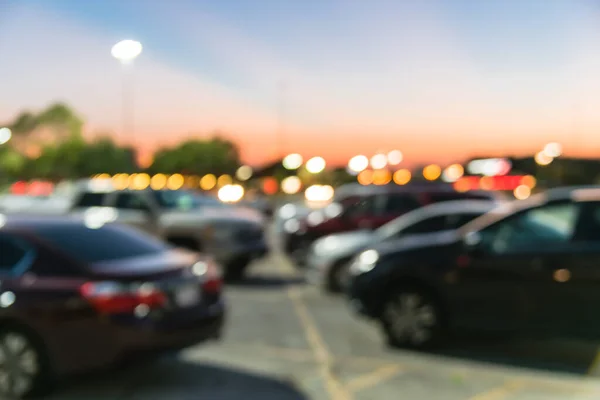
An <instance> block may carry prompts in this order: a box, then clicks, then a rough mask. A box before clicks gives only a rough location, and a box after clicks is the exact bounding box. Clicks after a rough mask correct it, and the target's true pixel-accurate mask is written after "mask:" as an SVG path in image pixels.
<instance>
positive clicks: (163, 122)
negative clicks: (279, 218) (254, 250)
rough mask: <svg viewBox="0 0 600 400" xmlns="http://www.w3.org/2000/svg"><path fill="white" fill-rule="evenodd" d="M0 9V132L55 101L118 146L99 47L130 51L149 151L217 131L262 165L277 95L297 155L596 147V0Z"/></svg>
mask: <svg viewBox="0 0 600 400" xmlns="http://www.w3.org/2000/svg"><path fill="white" fill-rule="evenodd" d="M0 2H2V3H1V4H2V7H1V8H0V51H2V52H4V53H5V54H10V55H11V56H10V58H8V60H9V61H8V62H4V63H2V64H0V79H3V80H4V79H5V80H6V81H5V83H6V84H5V85H2V86H3V87H4V88H3V94H4V95H5V96H3V97H0V107H2V108H0V118H9V117H10V116H11V115H13V114H14V113H15V112H17V111H18V110H20V109H22V108H23V107H30V108H39V107H42V106H43V104H44V103H47V102H49V101H51V100H52V99H61V100H65V101H68V102H69V103H70V104H72V105H73V106H74V107H75V108H77V109H78V110H81V112H82V113H83V114H84V115H85V116H86V118H87V119H88V121H90V126H91V127H92V128H93V129H95V130H98V129H101V130H109V131H114V132H115V133H116V134H117V135H118V134H119V129H120V122H119V118H120V111H119V107H118V104H119V102H118V99H119V98H118V92H119V90H120V86H119V85H120V81H121V77H120V76H119V74H120V71H119V69H118V66H116V65H115V63H114V62H113V61H114V60H111V59H110V56H109V50H110V46H111V45H112V44H113V43H115V42H116V41H117V40H120V39H122V38H134V39H137V40H140V41H141V42H142V43H143V44H144V53H143V55H142V57H141V58H140V60H138V61H137V62H136V77H135V79H136V84H137V86H136V88H137V89H136V90H137V93H136V99H141V100H138V101H137V102H136V114H137V115H138V117H137V120H136V121H137V123H136V126H137V128H136V129H137V130H139V131H141V132H144V135H146V136H147V137H148V146H149V147H152V146H155V145H158V144H160V143H168V142H169V140H170V138H172V137H173V136H178V135H185V134H188V133H191V132H207V131H210V130H215V129H220V130H224V131H227V132H230V133H231V135H233V137H234V138H235V139H236V140H238V141H240V143H241V145H242V146H243V148H244V149H245V153H246V154H247V156H248V157H249V158H251V159H254V158H260V157H269V154H272V153H273V152H275V151H276V149H275V148H274V144H273V143H272V142H273V135H274V131H275V130H276V127H277V97H278V95H277V88H278V86H279V85H280V84H282V83H283V84H284V85H285V88H286V89H285V95H284V99H285V110H286V111H285V122H286V132H287V136H286V146H288V147H289V148H290V150H292V149H300V151H301V152H303V153H306V154H307V155H308V154H309V155H316V154H317V153H319V154H322V155H325V156H326V157H329V158H334V159H337V158H339V159H341V158H344V157H349V156H351V155H352V154H355V153H356V152H357V151H359V150H361V149H363V151H365V152H375V151H377V150H379V149H381V150H387V149H389V148H392V147H394V148H396V147H400V148H402V149H406V150H405V153H407V154H409V155H410V154H411V153H412V154H413V156H412V157H413V158H414V159H415V160H417V159H418V160H421V159H424V158H425V157H431V158H438V159H439V158H445V159H450V158H457V157H462V156H466V155H468V153H473V152H480V151H489V152H493V151H498V149H499V148H500V147H501V148H502V150H503V151H507V149H509V150H511V151H513V152H517V151H523V152H530V151H532V149H533V148H535V147H536V146H541V145H542V144H543V143H544V142H545V141H548V140H558V139H560V140H561V141H564V142H565V148H566V149H567V150H568V151H577V150H578V147H581V143H582V142H583V141H584V139H585V141H586V142H587V141H588V139H589V140H590V141H591V143H593V146H597V147H596V148H597V149H600V139H595V138H596V137H598V136H599V135H595V134H594V133H595V130H597V129H599V128H600V117H599V116H598V115H597V114H598V113H597V112H596V110H597V109H598V106H600V99H599V97H598V96H599V95H598V94H597V93H600V91H599V90H598V89H600V77H599V76H598V75H599V74H598V73H597V72H596V71H598V68H599V67H600V3H599V2H597V1H594V0H487V1H478V0H452V1H448V0H419V1H402V0H395V1H394V0H370V1H360V0H346V1H344V0H304V1H302V2H293V1H283V0H260V1H251V0H237V1H204V0H196V1H194V0H179V1H171V2H166V1H162V0H120V1H117V0H103V1H81V0H79V1H77V0H20V1H17V0H0ZM67 58H72V60H70V61H72V62H68V61H69V60H67ZM178 103H179V104H178ZM92 128H90V129H92ZM167 129H173V130H174V131H173V132H169V134H168V135H167V136H168V138H165V135H166V134H165V133H164V132H165V131H166V130H167ZM347 138H352V140H351V141H347V140H346V139H347ZM317 139H319V140H317ZM431 140H436V141H437V142H439V143H440V146H439V148H435V149H433V151H432V149H431V146H430V143H431ZM594 140H595V141H594ZM319 142H320V143H319ZM340 142H344V145H343V146H339V143H340ZM346 142H349V143H346ZM513 142H514V143H513ZM511 143H513V144H511ZM589 143H590V142H588V146H587V147H588V149H589V148H590V147H593V146H589ZM353 146H354V147H353ZM323 147H325V148H327V150H326V151H323ZM334 150H335V151H334ZM257 154H258V155H257ZM409 158H410V157H409Z"/></svg>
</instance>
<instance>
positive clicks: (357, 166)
mask: <svg viewBox="0 0 600 400" xmlns="http://www.w3.org/2000/svg"><path fill="white" fill-rule="evenodd" d="M368 167H369V159H368V158H367V157H366V156H363V155H361V154H359V155H357V156H354V157H352V158H351V159H350V161H348V169H349V170H350V171H352V172H357V173H358V172H362V171H364V170H365V169H367V168H368Z"/></svg>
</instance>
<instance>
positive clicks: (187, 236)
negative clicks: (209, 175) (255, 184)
mask: <svg viewBox="0 0 600 400" xmlns="http://www.w3.org/2000/svg"><path fill="white" fill-rule="evenodd" d="M212 201H215V200H213V199H207V198H203V197H200V196H198V195H196V194H194V193H190V192H187V191H184V190H151V189H148V190H112V189H111V188H102V187H95V186H94V185H84V186H83V187H82V189H81V190H80V191H79V192H78V193H77V194H75V195H74V198H73V202H72V205H71V208H70V210H69V211H68V213H69V214H72V215H78V216H91V215H95V216H97V218H99V219H100V220H102V219H103V218H104V219H107V218H108V219H111V220H115V221H116V222H120V223H124V224H127V225H130V226H133V227H136V228H138V229H141V230H143V231H145V232H147V233H150V234H151V235H154V236H157V237H159V238H161V239H164V240H166V241H168V242H170V243H172V244H174V245H177V246H180V247H184V248H187V249H191V250H194V251H202V252H204V253H207V254H210V255H212V256H213V257H215V259H216V260H217V261H218V262H219V264H220V265H222V266H223V268H224V273H225V278H226V279H228V280H238V279H241V278H243V276H244V274H245V272H246V269H247V267H248V265H249V264H250V263H251V262H252V261H253V260H255V259H257V258H261V257H263V256H264V255H265V254H266V253H267V252H268V246H267V242H266V238H265V233H264V232H265V223H264V219H263V217H262V216H261V215H260V213H258V212H257V211H255V210H251V209H247V208H238V207H227V206H223V205H221V206H214V207H213V206H211V205H210V204H211V202H212ZM216 201H217V202H218V200H216ZM219 204H220V203H219Z"/></svg>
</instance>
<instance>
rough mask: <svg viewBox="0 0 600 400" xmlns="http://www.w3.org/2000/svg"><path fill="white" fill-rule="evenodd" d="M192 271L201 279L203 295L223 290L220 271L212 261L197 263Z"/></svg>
mask: <svg viewBox="0 0 600 400" xmlns="http://www.w3.org/2000/svg"><path fill="white" fill-rule="evenodd" d="M192 271H193V272H194V274H196V275H197V276H198V277H200V278H201V279H202V290H203V291H204V293H209V294H215V293H219V292H220V291H221V289H222V288H223V278H222V277H221V271H220V270H219V267H218V266H217V264H216V263H215V262H214V261H213V260H210V259H206V260H202V261H198V262H197V263H196V264H194V266H193V267H192Z"/></svg>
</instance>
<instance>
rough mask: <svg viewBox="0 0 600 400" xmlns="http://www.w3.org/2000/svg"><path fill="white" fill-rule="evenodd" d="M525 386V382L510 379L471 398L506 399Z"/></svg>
mask: <svg viewBox="0 0 600 400" xmlns="http://www.w3.org/2000/svg"><path fill="white" fill-rule="evenodd" d="M523 386H525V383H524V382H522V381H517V380H510V381H507V382H505V383H504V384H503V385H501V386H497V387H495V388H493V389H490V390H487V391H485V392H482V393H479V394H476V395H475V396H473V397H470V398H469V400H504V399H506V398H507V397H508V396H510V395H511V394H513V393H514V392H516V391H517V390H519V389H521V388H522V387H523Z"/></svg>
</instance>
